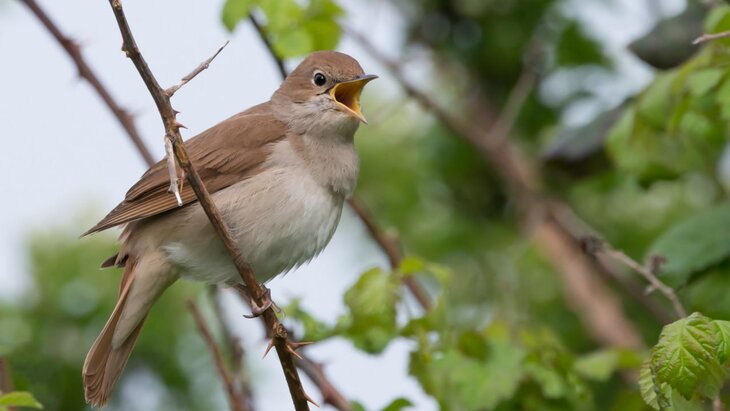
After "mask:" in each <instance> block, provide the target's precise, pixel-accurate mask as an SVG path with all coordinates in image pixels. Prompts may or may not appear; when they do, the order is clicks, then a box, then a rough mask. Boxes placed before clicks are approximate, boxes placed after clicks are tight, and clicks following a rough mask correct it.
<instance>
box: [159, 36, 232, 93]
mask: <svg viewBox="0 0 730 411" xmlns="http://www.w3.org/2000/svg"><path fill="white" fill-rule="evenodd" d="M228 43H229V41H226V42H225V43H223V45H222V46H220V48H218V51H216V52H215V54H213V55H212V56H210V58H209V59H208V60H205V61H204V62H202V63H200V65H199V66H198V67H196V68H195V69H194V70H193V71H191V72H190V74H188V75H187V76H185V77H183V78H182V79H181V80H180V82H179V83H177V84H175V85H174V86H172V87H168V88H167V90H165V94H167V97H172V96H173V95H175V92H177V91H178V90H180V87H182V86H184V85H186V84H188V82H189V81H190V80H192V79H194V78H195V76H197V75H198V74H200V73H201V72H202V71H203V70H205V69H207V68H208V67H210V63H212V62H213V60H214V59H215V58H216V57H218V55H219V54H221V51H223V49H224V48H226V46H227V45H228Z"/></svg>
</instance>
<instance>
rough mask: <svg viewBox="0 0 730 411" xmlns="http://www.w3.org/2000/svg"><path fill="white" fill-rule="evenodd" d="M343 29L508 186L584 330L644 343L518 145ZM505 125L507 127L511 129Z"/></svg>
mask: <svg viewBox="0 0 730 411" xmlns="http://www.w3.org/2000/svg"><path fill="white" fill-rule="evenodd" d="M345 31H346V33H347V34H348V35H349V36H350V37H351V38H353V39H354V40H355V41H356V42H358V43H359V44H360V45H361V46H362V47H363V49H365V51H366V52H368V53H369V54H370V55H371V56H372V57H373V58H374V59H375V60H377V61H378V62H379V63H381V64H382V65H383V66H384V67H385V68H386V69H388V71H389V72H390V74H391V75H392V76H393V78H395V80H396V81H397V82H398V83H399V84H400V86H401V88H402V89H403V90H404V91H405V93H406V94H407V95H408V96H410V97H412V98H413V99H415V100H416V101H418V102H419V103H420V104H421V106H422V107H423V108H424V109H425V110H427V111H429V112H430V113H431V114H433V115H434V116H435V117H436V119H437V120H439V122H440V123H441V124H442V125H443V126H444V127H446V128H447V129H449V130H450V131H451V132H452V133H453V134H454V135H456V136H459V137H461V138H463V139H464V140H466V141H467V142H469V143H470V144H471V145H472V146H473V147H474V148H475V149H477V151H479V152H480V153H481V154H482V156H483V157H484V158H485V159H486V160H487V161H488V162H489V163H491V164H492V166H493V168H494V170H495V171H496V172H497V174H498V176H499V177H500V178H501V180H502V181H503V182H504V184H505V185H506V186H507V187H508V188H509V191H510V193H511V197H512V201H513V202H514V204H515V206H516V208H517V211H518V212H519V214H520V216H521V223H522V225H523V227H524V228H525V229H526V230H530V231H531V232H532V233H533V234H534V239H535V241H536V243H537V245H538V246H539V247H540V248H542V249H543V250H544V252H545V255H546V257H547V258H549V259H550V261H551V262H552V264H553V266H554V267H555V268H556V271H557V273H558V274H560V275H561V276H562V284H563V288H564V292H565V295H566V300H567V302H568V303H569V305H571V307H572V308H573V310H574V311H575V312H576V313H577V314H578V315H579V317H580V318H581V320H582V323H583V325H584V326H585V328H586V330H588V332H589V333H590V334H591V335H592V336H593V337H594V338H595V339H596V340H597V341H599V342H601V343H603V344H605V345H609V346H623V347H641V346H643V340H642V337H641V334H640V333H639V332H638V330H637V329H636V327H635V326H634V324H633V323H632V322H631V321H630V320H629V319H628V318H627V317H626V315H625V314H624V313H623V309H622V306H621V303H620V300H619V299H618V298H617V297H616V295H615V294H614V293H613V291H612V290H611V289H610V288H609V287H608V286H607V285H606V284H605V283H604V282H603V280H602V279H601V277H600V275H599V274H598V273H597V272H596V271H597V270H596V268H595V266H594V264H593V262H592V261H590V259H589V258H587V257H586V256H583V255H582V251H581V250H580V247H579V244H578V243H577V241H576V239H575V238H574V237H573V236H572V235H571V234H570V233H569V232H568V231H567V230H565V229H564V228H563V227H561V226H560V224H559V223H558V221H556V220H555V219H553V218H551V216H550V213H549V212H548V207H547V202H546V199H545V198H543V196H542V193H541V186H542V181H541V180H540V178H539V174H538V173H536V172H535V170H534V166H533V164H532V163H531V162H530V161H528V160H527V159H526V158H525V157H524V155H523V154H522V152H521V151H520V150H519V148H518V147H517V146H516V145H514V144H512V143H511V142H510V141H509V140H508V139H506V138H504V136H503V135H499V134H497V133H494V132H490V130H486V131H485V130H482V129H481V128H480V127H478V126H476V125H474V124H472V123H471V122H468V121H464V120H462V119H461V118H457V117H455V116H453V115H452V114H450V113H449V112H448V111H447V110H445V109H443V108H442V107H441V106H440V105H439V104H438V103H436V101H434V100H433V99H431V97H430V96H428V95H427V94H425V93H423V92H422V91H420V90H418V89H417V88H415V87H414V86H413V85H411V83H410V82H409V81H408V79H407V77H406V75H405V73H404V72H403V70H402V67H401V65H400V64H398V62H396V61H393V60H391V59H389V58H388V57H387V56H385V55H384V54H383V53H381V52H380V51H379V50H378V49H377V48H375V47H374V46H373V45H372V43H370V41H369V40H368V39H367V38H366V37H365V36H363V35H362V34H360V33H358V32H355V31H353V30H351V29H348V28H347V27H345ZM503 112H504V110H503ZM506 123H509V122H506ZM504 129H505V131H507V132H508V131H509V130H508V129H509V128H508V127H504ZM505 131H502V132H505Z"/></svg>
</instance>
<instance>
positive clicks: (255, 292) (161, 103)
mask: <svg viewBox="0 0 730 411" xmlns="http://www.w3.org/2000/svg"><path fill="white" fill-rule="evenodd" d="M109 4H110V5H111V7H112V11H113V13H114V17H115V18H116V21H117V25H118V26H119V30H120V32H121V35H122V40H123V46H122V50H123V51H124V52H125V53H126V55H127V57H129V58H130V59H131V60H132V63H133V64H134V66H135V67H136V68H137V72H138V73H139V75H140V77H142V80H143V81H144V83H145V85H146V86H147V89H148V90H149V92H150V95H151V96H152V99H153V100H154V102H155V105H156V106H157V109H158V111H159V112H160V117H161V119H162V122H163V124H164V126H165V135H166V137H167V138H169V139H171V140H172V142H173V146H174V152H175V157H176V158H177V161H178V163H179V164H180V166H181V167H182V169H183V170H184V171H185V174H186V176H187V179H188V182H189V184H190V187H191V188H192V189H193V191H194V192H195V195H196V197H197V199H198V202H199V203H200V205H201V207H202V208H203V210H204V211H205V214H206V215H207V216H208V219H209V220H210V222H211V224H212V225H213V228H214V229H215V230H216V232H217V233H218V236H219V237H220V239H221V241H222V242H223V245H224V246H225V248H226V250H227V251H228V254H229V256H230V257H231V259H232V261H233V264H234V266H235V267H236V270H237V271H238V273H239V275H240V276H241V279H242V281H243V282H244V283H245V284H247V285H248V289H249V290H250V297H251V299H252V300H253V301H254V303H256V305H258V306H263V305H264V301H263V298H264V292H263V290H262V288H261V286H260V284H259V283H258V282H257V281H256V277H255V276H254V273H253V271H252V270H251V267H250V266H249V265H248V263H246V261H245V260H244V259H243V256H242V254H241V250H240V249H239V248H238V244H237V243H236V241H235V239H234V238H233V235H232V234H231V230H230V229H229V228H228V226H227V225H226V223H225V222H224V221H223V217H222V215H221V213H220V211H219V210H218V207H216V205H215V204H214V203H213V200H212V199H211V196H210V193H208V190H207V189H206V188H205V185H204V183H203V181H202V179H201V178H200V175H199V174H198V172H197V170H196V169H195V168H194V167H193V165H192V163H191V162H190V159H189V157H188V153H187V151H186V150H185V145H184V143H183V140H182V136H181V135H180V124H179V123H178V122H177V119H176V112H175V110H173V108H172V105H171V104H170V98H169V97H168V95H167V94H166V93H165V89H163V88H162V87H161V86H160V84H159V83H158V82H157V79H156V78H155V77H154V75H153V74H152V71H151V70H150V68H149V66H148V65H147V62H146V61H145V60H144V58H143V56H142V54H141V53H140V51H139V47H138V46H137V43H136V42H135V40H134V37H133V36H132V31H131V29H130V28H129V23H128V22H127V19H126V17H125V15H124V11H123V9H122V3H121V1H120V0H109ZM262 317H263V319H264V321H265V322H266V325H267V327H268V329H269V330H271V333H272V336H273V342H274V346H275V347H276V352H277V354H278V357H279V361H280V362H281V366H282V369H283V371H284V376H285V377H286V381H287V385H288V386H289V393H290V394H291V397H292V401H293V403H294V408H295V409H296V410H298V411H299V410H309V405H308V402H307V398H308V396H307V394H306V393H305V392H304V388H303V387H302V383H301V380H300V379H299V373H298V372H297V368H296V366H295V365H294V360H293V357H292V354H291V352H290V351H289V350H288V349H287V333H286V330H285V329H284V327H283V326H282V325H281V323H280V322H279V320H278V319H277V318H276V314H275V313H274V311H273V310H272V309H271V308H269V309H267V310H266V311H264V313H263V315H262Z"/></svg>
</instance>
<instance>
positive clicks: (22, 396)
mask: <svg viewBox="0 0 730 411" xmlns="http://www.w3.org/2000/svg"><path fill="white" fill-rule="evenodd" d="M0 406H7V407H29V408H37V409H43V405H42V404H41V403H39V402H38V401H37V400H36V399H35V397H33V394H31V393H29V392H27V391H13V392H9V393H7V394H3V395H0Z"/></svg>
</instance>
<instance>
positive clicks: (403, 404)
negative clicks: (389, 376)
mask: <svg viewBox="0 0 730 411" xmlns="http://www.w3.org/2000/svg"><path fill="white" fill-rule="evenodd" d="M408 407H413V403H412V402H411V401H410V400H409V399H407V398H403V397H401V398H397V399H395V400H393V401H392V402H391V403H390V404H388V405H387V406H386V407H385V408H383V411H400V410H403V409H405V408H408Z"/></svg>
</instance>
